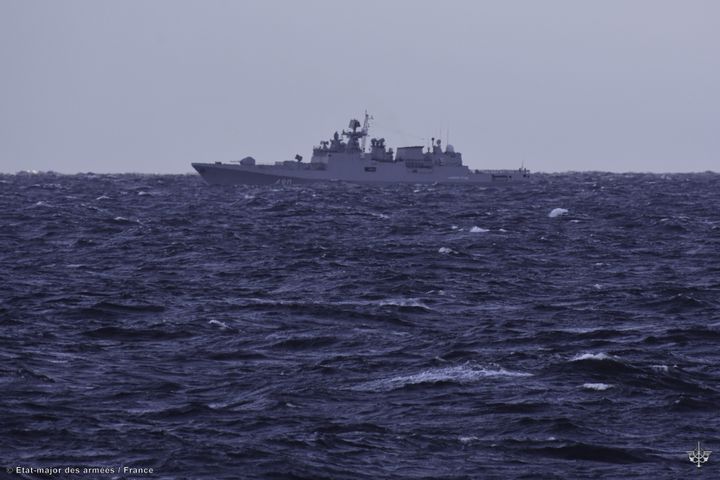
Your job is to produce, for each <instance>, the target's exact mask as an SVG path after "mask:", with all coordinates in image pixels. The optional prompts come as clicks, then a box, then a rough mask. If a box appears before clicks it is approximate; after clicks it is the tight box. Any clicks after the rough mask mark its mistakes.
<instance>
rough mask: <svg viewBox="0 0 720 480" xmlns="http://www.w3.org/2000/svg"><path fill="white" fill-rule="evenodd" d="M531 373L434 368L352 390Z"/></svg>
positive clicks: (469, 380)
mask: <svg viewBox="0 0 720 480" xmlns="http://www.w3.org/2000/svg"><path fill="white" fill-rule="evenodd" d="M530 376H532V374H531V373H527V372H515V371H511V370H505V369H504V368H498V367H496V368H485V367H478V366H471V365H459V366H455V367H443V368H432V369H429V370H424V371H422V372H420V373H415V374H412V375H398V376H395V377H390V378H382V379H379V380H372V381H369V382H365V383H361V384H360V385H357V386H355V387H353V388H352V390H359V391H365V392H389V391H392V390H397V389H400V388H403V387H406V386H408V385H418V384H423V383H429V384H432V383H438V382H453V383H461V384H464V383H475V382H478V381H480V380H481V379H483V378H496V377H530Z"/></svg>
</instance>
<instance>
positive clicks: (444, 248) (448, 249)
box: [438, 247, 457, 255]
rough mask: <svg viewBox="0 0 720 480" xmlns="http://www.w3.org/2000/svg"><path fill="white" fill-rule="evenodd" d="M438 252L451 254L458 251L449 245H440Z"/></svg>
mask: <svg viewBox="0 0 720 480" xmlns="http://www.w3.org/2000/svg"><path fill="white" fill-rule="evenodd" d="M438 253H441V254H443V255H450V254H451V253H457V252H456V251H455V250H453V249H452V248H449V247H440V248H439V249H438Z"/></svg>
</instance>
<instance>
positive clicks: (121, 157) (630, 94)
mask: <svg viewBox="0 0 720 480" xmlns="http://www.w3.org/2000/svg"><path fill="white" fill-rule="evenodd" d="M365 109H367V110H368V111H369V112H370V113H371V114H372V115H373V116H374V117H375V122H374V124H373V126H372V128H371V135H376V136H382V137H385V138H386V139H387V143H388V144H389V145H390V146H393V147H397V146H402V145H407V144H424V143H425V141H424V140H422V139H421V137H430V136H438V134H439V133H440V132H441V131H442V132H443V133H442V135H443V139H444V137H445V131H446V130H447V129H448V128H449V130H450V143H452V144H454V145H455V148H456V150H458V151H461V152H462V153H463V157H464V159H465V162H466V163H467V164H469V165H470V166H471V167H473V168H501V167H508V168H517V167H519V166H520V165H521V164H522V163H524V164H525V166H527V167H529V168H530V169H531V170H534V171H566V170H609V171H702V170H715V171H720V128H719V127H720V1H717V0H675V1H664V0H595V1H584V0H542V1H540V0H524V1H523V0H495V1H482V0H446V1H432V2H428V1H418V0H382V1H378V0H366V1H357V0H356V1H352V2H350V1H341V0H317V1H315V0H245V1H242V0H233V1H229V0H228V1H220V0H202V1H200V0H198V1H191V0H152V1H150V0H147V1H146V0H122V1H120V0H118V1H102V0H64V1H57V0H47V1H35V0H0V171H2V172H16V171H19V170H26V169H27V170H30V169H35V170H55V171H59V172H68V173H72V172H78V171H94V172H131V171H132V172H162V173H165V172H167V173H175V172H189V171H191V167H190V162H193V161H230V160H238V159H240V158H242V157H244V156H246V155H252V156H254V157H255V158H256V159H257V160H258V161H260V162H268V163H269V162H273V161H275V160H285V159H290V158H292V157H293V156H294V155H295V154H296V153H300V154H302V155H303V156H305V158H309V157H310V153H311V149H312V146H313V145H314V144H317V143H318V142H319V141H320V140H323V139H327V138H328V137H329V136H330V135H331V134H332V133H333V132H334V131H335V130H341V129H343V128H347V124H348V121H349V120H350V118H351V117H358V118H360V119H361V120H362V118H361V116H362V114H363V111H364V110H365Z"/></svg>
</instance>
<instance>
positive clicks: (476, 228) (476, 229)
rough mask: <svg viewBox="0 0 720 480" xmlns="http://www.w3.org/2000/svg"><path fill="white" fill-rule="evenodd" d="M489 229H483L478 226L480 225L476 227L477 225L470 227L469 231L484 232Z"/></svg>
mask: <svg viewBox="0 0 720 480" xmlns="http://www.w3.org/2000/svg"><path fill="white" fill-rule="evenodd" d="M489 231H490V230H487V229H485V228H480V227H478V226H475V227H472V228H471V229H470V233H485V232H489Z"/></svg>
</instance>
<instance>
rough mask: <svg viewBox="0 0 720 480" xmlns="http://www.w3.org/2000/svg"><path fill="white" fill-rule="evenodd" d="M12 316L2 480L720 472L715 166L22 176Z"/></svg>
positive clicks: (12, 241)
mask: <svg viewBox="0 0 720 480" xmlns="http://www.w3.org/2000/svg"><path fill="white" fill-rule="evenodd" d="M0 327H1V328H0V392H1V393H0V462H2V471H1V472H0V476H2V478H9V479H19V478H23V479H48V478H53V479H78V480H79V479H119V478H123V479H124V478H137V479H278V480H279V479H296V480H299V479H384V478H387V479H505V478H508V479H585V478H587V479H591V478H592V479H596V478H624V479H628V478H652V479H678V478H695V477H697V478H718V476H720V175H717V174H711V173H706V174H688V175H650V174H622V175H621V174H605V173H576V174H563V175H536V176H535V177H534V178H533V180H532V182H531V183H530V184H528V185H520V186H506V187H502V186H501V187H493V186H489V187H471V186H465V187H452V186H418V185H402V186H393V187H378V186H359V185H347V184H335V183H333V184H320V185H317V186H309V187H300V186H289V187H282V188H280V187H247V186H243V187H211V186H208V185H206V184H205V183H203V181H202V180H201V179H200V178H199V177H197V176H194V175H179V176H144V175H94V174H82V175H69V176H65V175H55V174H18V175H4V176H0ZM698 442H700V444H701V449H705V450H711V451H714V453H712V454H711V455H710V457H709V458H708V460H707V462H706V463H704V464H702V466H701V467H698V466H696V465H694V464H693V463H691V462H690V461H689V457H688V453H687V452H688V451H691V450H693V449H696V448H697V445H698ZM33 469H35V470H33ZM85 469H87V470H85ZM131 469H136V470H131Z"/></svg>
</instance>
